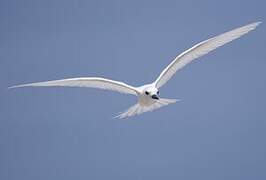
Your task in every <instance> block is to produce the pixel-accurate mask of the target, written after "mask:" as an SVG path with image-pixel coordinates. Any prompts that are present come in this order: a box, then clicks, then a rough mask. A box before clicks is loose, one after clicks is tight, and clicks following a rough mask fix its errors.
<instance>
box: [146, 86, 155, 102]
mask: <svg viewBox="0 0 266 180" xmlns="http://www.w3.org/2000/svg"><path fill="white" fill-rule="evenodd" d="M144 94H145V95H146V96H148V97H150V98H152V99H155V100H158V99H159V90H158V89H157V88H155V87H148V88H146V89H145V90H144Z"/></svg>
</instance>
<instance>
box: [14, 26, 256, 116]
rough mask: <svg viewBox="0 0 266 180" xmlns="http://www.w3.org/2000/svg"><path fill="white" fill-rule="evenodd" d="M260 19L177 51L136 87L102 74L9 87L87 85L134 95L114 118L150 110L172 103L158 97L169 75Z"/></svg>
mask: <svg viewBox="0 0 266 180" xmlns="http://www.w3.org/2000/svg"><path fill="white" fill-rule="evenodd" d="M260 23H261V22H255V23H251V24H248V25H246V26H242V27H239V28H236V29H233V30H231V31H228V32H226V33H223V34H220V35H218V36H215V37H212V38H210V39H208V40H205V41H202V42H200V43H198V44H196V45H194V46H193V47H192V48H190V49H188V50H186V51H184V52H183V53H181V54H179V55H178V56H177V57H176V58H175V59H174V60H173V61H172V62H171V63H170V64H169V65H168V66H167V67H166V68H165V69H164V70H163V71H162V72H161V74H160V75H159V77H158V78H157V79H156V80H155V81H154V82H152V83H150V84H146V85H143V86H140V87H133V86H131V85H128V84H126V83H124V82H120V81H115V80H111V79H106V78H102V77H81V78H70V79H62V80H53V81H45V82H37V83H30V84H22V85H17V86H12V87H10V88H19V87H28V86H68V87H89V88H99V89H105V90H112V91H117V92H120V93H125V94H132V95H135V96H137V98H138V102H137V103H136V104H135V105H133V106H131V107H130V108H128V109H127V110H126V111H124V112H122V113H121V114H119V115H118V116H116V117H118V118H126V117H130V116H134V115H138V114H141V113H144V112H148V111H153V110H155V109H158V108H160V107H163V106H166V105H169V104H172V103H175V102H176V101H177V100H176V99H165V98H160V97H159V89H160V87H162V86H163V85H164V84H165V83H166V82H167V81H168V80H170V79H171V78H172V76H173V75H174V74H175V73H176V72H177V71H178V70H180V69H181V68H183V67H184V66H185V65H187V64H188V63H190V62H191V61H193V60H195V59H197V58H199V57H201V56H203V55H205V54H207V53H209V52H211V51H212V50H214V49H216V48H218V47H220V46H223V45H225V44H226V43H229V42H231V41H233V40H235V39H237V38H240V37H241V36H243V35H244V34H247V33H248V32H249V31H251V30H254V29H255V28H256V27H257V26H258V25H259V24H260Z"/></svg>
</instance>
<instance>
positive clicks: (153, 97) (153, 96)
mask: <svg viewBox="0 0 266 180" xmlns="http://www.w3.org/2000/svg"><path fill="white" fill-rule="evenodd" d="M151 98H152V99H157V100H158V99H159V97H158V96H157V95H156V94H154V95H152V96H151Z"/></svg>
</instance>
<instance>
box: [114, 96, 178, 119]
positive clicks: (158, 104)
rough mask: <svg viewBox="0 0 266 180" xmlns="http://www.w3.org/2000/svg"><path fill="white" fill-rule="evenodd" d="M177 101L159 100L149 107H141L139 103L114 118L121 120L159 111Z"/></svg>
mask: <svg viewBox="0 0 266 180" xmlns="http://www.w3.org/2000/svg"><path fill="white" fill-rule="evenodd" d="M177 101H179V100H177V99H164V98H160V99H159V100H157V101H156V102H155V103H154V104H152V105H150V106H141V105H140V104H139V103H137V104H135V105H133V106H131V107H130V108H128V109H127V110H126V111H124V112H123V113H121V114H119V115H118V116H116V118H120V119H122V118H127V117H131V116H135V115H139V114H141V113H144V112H148V111H153V110H155V109H159V108H161V107H163V106H166V105H169V104H172V103H175V102H177Z"/></svg>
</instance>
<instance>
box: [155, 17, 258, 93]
mask: <svg viewBox="0 0 266 180" xmlns="http://www.w3.org/2000/svg"><path fill="white" fill-rule="evenodd" d="M260 23H261V22H255V23H252V24H249V25H246V26H243V27H240V28H237V29H234V30H232V31H229V32H226V33H224V34H221V35H218V36H215V37H213V38H211V39H208V40H205V41H203V42H200V43H198V44H196V45H195V46H193V47H192V48H190V49H188V50H186V51H185V52H183V53H181V54H180V55H178V56H177V57H176V58H175V59H174V60H173V61H172V62H171V63H170V64H169V65H168V66H167V67H166V68H165V69H164V70H163V71H162V72H161V74H160V76H159V77H158V78H157V80H156V81H155V82H154V83H155V85H156V87H157V88H160V87H162V86H163V85H164V84H165V83H166V82H167V81H168V80H169V79H170V78H171V77H172V76H173V75H174V74H175V73H176V72H177V71H178V70H179V69H181V68H182V67H184V66H185V65H186V64H188V63H190V62H191V61H193V60H194V59H197V58H199V57H201V56H203V55H205V54H207V53H209V52H210V51H212V50H214V49H216V48H218V47H220V46H223V45H224V44H226V43H229V42H231V41H233V40H235V39H237V38H239V37H241V36H243V35H244V34H246V33H248V32H249V31H251V30H254V29H255V28H256V27H257V26H258V25H259V24H260Z"/></svg>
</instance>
